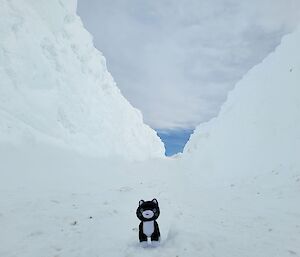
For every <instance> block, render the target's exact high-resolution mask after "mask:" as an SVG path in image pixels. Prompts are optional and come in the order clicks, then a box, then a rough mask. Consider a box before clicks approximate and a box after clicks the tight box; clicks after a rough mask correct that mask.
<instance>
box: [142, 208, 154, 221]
mask: <svg viewBox="0 0 300 257" xmlns="http://www.w3.org/2000/svg"><path fill="white" fill-rule="evenodd" d="M142 215H143V217H144V218H145V219H151V218H152V217H153V216H154V212H153V211H151V210H146V211H143V212H142Z"/></svg>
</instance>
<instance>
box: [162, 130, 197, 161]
mask: <svg viewBox="0 0 300 257" xmlns="http://www.w3.org/2000/svg"><path fill="white" fill-rule="evenodd" d="M157 133H158V136H159V137H160V138H161V140H162V141H163V142H164V144H165V148H166V155H167V156H172V155H174V154H176V153H179V152H182V151H183V148H184V146H185V144H186V142H187V141H188V140H189V138H190V135H191V133H193V130H170V131H168V132H166V131H161V132H160V131H158V132H157Z"/></svg>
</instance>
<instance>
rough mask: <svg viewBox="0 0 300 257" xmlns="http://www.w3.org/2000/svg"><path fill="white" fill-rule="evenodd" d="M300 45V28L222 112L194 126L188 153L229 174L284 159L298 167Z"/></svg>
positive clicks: (273, 165) (263, 167)
mask: <svg viewBox="0 0 300 257" xmlns="http://www.w3.org/2000/svg"><path fill="white" fill-rule="evenodd" d="M299 45H300V30H297V31H296V32H294V33H293V34H290V35H287V36H285V37H284V38H283V40H282V43H281V45H280V46H279V47H278V48H277V49H276V51H275V52H274V53H272V54H270V55H269V56H268V57H267V58H266V59H265V60H264V61H263V62H262V63H261V64H259V65H257V66H256V67H254V68H253V69H252V70H250V71H249V72H248V74H246V75H245V76H244V78H243V79H242V80H241V81H240V82H239V83H238V84H237V85H236V88H235V89H234V90H233V91H232V92H231V93H230V94H229V96H228V99H227V102H226V103H225V104H224V105H223V107H222V109H221V112H220V114H219V116H218V117H217V118H215V119H214V120H212V121H210V122H208V123H206V124H203V125H200V126H199V127H198V128H197V129H196V131H195V133H194V134H193V135H192V137H191V139H190V141H189V142H188V144H187V145H186V147H185V151H184V152H185V154H186V158H192V159H194V160H195V159H197V160H198V161H200V160H202V161H204V162H206V164H207V165H209V166H211V167H212V166H213V168H214V169H215V170H218V171H220V172H221V171H222V172H224V173H226V176H228V175H229V174H230V173H232V174H233V175H234V173H244V172H246V171H247V170H248V171H249V172H250V173H254V172H255V170H256V169H259V170H266V169H273V168H276V167H279V166H283V165H285V167H288V168H292V167H294V169H295V167H298V168H300V165H299V152H300V54H299Z"/></svg>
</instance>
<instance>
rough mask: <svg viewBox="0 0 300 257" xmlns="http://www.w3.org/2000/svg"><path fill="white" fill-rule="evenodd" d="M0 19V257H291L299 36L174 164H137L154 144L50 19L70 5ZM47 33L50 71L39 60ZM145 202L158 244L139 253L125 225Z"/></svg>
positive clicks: (14, 11)
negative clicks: (150, 203)
mask: <svg viewBox="0 0 300 257" xmlns="http://www.w3.org/2000/svg"><path fill="white" fill-rule="evenodd" d="M16 3H18V4H16ZM65 3H68V4H69V6H66V5H64V4H65ZM0 7H1V8H0V15H1V16H0V17H1V19H0V33H1V35H5V37H3V38H2V37H1V39H3V40H1V41H0V51H1V52H0V57H1V58H0V64H1V66H0V67H1V69H0V78H1V86H0V203H1V204H0V206H1V207H0V228H1V229H0V242H1V243H0V256H1V257H2V256H3V257H41V256H45V257H47V256H49V257H86V256H89V257H100V256H105V257H115V256H125V257H141V256H144V257H154V256H155V257H166V256H174V257H176V256H178V257H185V256H186V257H190V256H201V257H212V256H214V257H241V256H242V257H253V256H255V257H268V256H272V257H290V256H299V255H300V223H299V219H300V207H299V202H300V160H299V158H298V155H299V154H298V153H299V150H300V149H299V148H300V141H299V140H300V115H299V114H300V94H299V93H300V88H299V81H300V58H299V54H298V46H299V45H300V30H297V31H296V32H294V33H293V34H290V35H287V36H286V37H285V38H283V40H282V44H281V45H280V46H279V47H278V48H277V49H276V51H275V52H274V53H272V54H271V55H270V56H268V57H267V58H266V59H265V60H264V61H263V62H262V63H261V64H259V65H258V66H256V67H254V68H253V69H252V70H251V71H249V73H248V74H246V75H245V76H244V78H243V79H242V80H241V81H240V82H239V83H238V84H237V85H236V88H235V89H234V90H233V91H232V92H231V94H230V95H229V97H228V100H227V102H226V103H225V104H224V106H223V108H222V110H221V112H220V114H219V116H218V117H216V118H215V119H214V120H212V121H211V122H209V123H206V124H203V125H200V126H199V127H198V128H197V130H196V131H195V133H194V135H193V136H192V137H191V139H190V141H189V143H188V145H187V146H186V148H185V151H184V153H183V154H182V155H179V156H176V158H165V159H164V158H155V159H146V158H145V157H149V156H159V153H160V151H161V148H160V142H159V141H158V139H157V138H156V137H155V135H154V132H153V131H152V130H150V129H149V128H147V127H146V126H145V125H144V124H143V123H142V121H141V117H140V114H139V113H138V112H137V111H136V110H134V109H133V108H132V107H131V106H130V105H129V104H128V102H127V101H126V100H125V99H124V98H123V97H122V96H121V94H120V92H119V91H118V89H117V88H116V86H115V85H114V83H113V80H112V78H111V76H110V75H109V73H108V72H107V70H106V68H105V65H104V64H103V63H102V64H103V65H99V63H101V61H102V62H104V58H103V56H102V55H101V54H100V53H99V52H97V51H96V50H95V49H94V48H93V47H92V43H91V40H90V36H89V35H88V34H87V32H86V31H85V30H84V29H82V27H81V23H80V20H79V18H78V17H77V16H74V14H73V15H71V16H72V17H73V18H74V19H73V18H72V19H71V20H72V22H71V24H69V23H68V22H67V24H64V22H65V21H64V19H60V17H53V16H52V15H50V14H51V12H53V10H57V9H59V10H60V11H61V14H62V15H65V12H70V10H72V8H73V11H74V2H72V1H68V2H62V1H51V2H50V1H46V0H43V1H33V0H32V1H29V0H27V1H22V0H18V1H16V0H15V1H14V0H11V1H3V0H1V2H0ZM52 8H54V9H52ZM70 8H71V9H70ZM41 10H43V11H41ZM44 10H46V11H44ZM28 13H30V15H25V14H28ZM41 13H43V15H42V16H40V14H41ZM54 13H60V12H59V11H58V12H54ZM67 20H68V21H69V19H67ZM17 21H18V23H17ZM33 21H36V22H35V23H33ZM8 22H9V23H10V25H9V26H7V25H6V24H7V23H8ZM62 23H63V24H64V25H63V27H64V29H65V30H66V35H69V36H67V37H66V38H62V37H63V36H62V35H61V30H60V29H59V28H60V27H61V24H62ZM17 24H19V25H17ZM41 24H43V26H42V25H41ZM30 25H31V26H33V28H30ZM13 28H15V29H16V31H17V32H13V31H14V29H13ZM79 28H81V29H79ZM38 32H39V33H38ZM36 33H38V34H37V35H35V34H36ZM45 33H46V34H47V35H48V36H47V38H48V40H47V42H50V43H51V45H52V46H53V49H54V50H55V51H54V52H53V53H55V54H53V53H52V54H50V56H51V58H48V57H45V56H43V55H42V54H37V53H40V52H43V51H44V50H43V49H41V47H40V46H39V43H40V42H42V41H41V38H40V37H42V36H41V35H42V34H43V35H45ZM77 33H79V34H77ZM63 34H64V33H63ZM70 35H71V36H70ZM17 38H18V40H17ZM21 39H22V41H20V40H21ZM66 41H67V42H69V41H70V42H73V43H74V44H76V45H78V49H80V50H79V51H80V55H79V58H80V60H79V59H77V57H76V58H75V56H74V54H73V53H72V51H73V50H71V49H72V47H71V49H70V47H67V46H66ZM20 42H22V45H24V48H22V49H21V47H20V46H19V44H20ZM70 44H72V43H70ZM69 46H70V45H69ZM24 49H27V50H28V51H24ZM50 49H52V48H51V47H50ZM51 51H52V50H51ZM81 51H83V53H82V52H81ZM86 51H87V52H86ZM89 51H91V52H90V55H89V54H88V52H89ZM85 54H87V56H86V55H85ZM94 56H96V57H94ZM35 58H37V60H35ZM93 58H95V59H93ZM56 62H57V63H56ZM56 64H58V66H56ZM70 64H72V65H70ZM34 65H35V67H36V69H33V68H32V67H34ZM53 67H57V68H59V67H61V68H62V70H61V71H57V70H56V68H55V69H53ZM89 69H91V70H89ZM29 70H30V71H31V72H29ZM35 70H36V71H37V72H36V73H35ZM43 71H44V73H43ZM85 72H87V74H86V73H85ZM97 74H98V75H97ZM95 76H96V77H97V76H99V77H97V78H95ZM51 79H52V80H54V81H55V80H56V79H58V81H60V82H59V83H52V82H51ZM43 81H44V82H43ZM42 82H43V83H42ZM83 82H85V83H83ZM82 84H84V85H86V86H85V87H82ZM58 113H60V114H58ZM98 114H99V115H98ZM57 118H59V119H57ZM98 119H100V120H98ZM86 121H88V123H86ZM129 121H130V122H129ZM100 128H102V129H100ZM62 142H64V143H62ZM109 144H114V145H113V146H109ZM108 147H111V148H109V149H107V148H108ZM98 148H100V149H98ZM93 151H94V152H95V153H94V154H93V153H92V152H93ZM137 153H140V154H137ZM121 156H122V157H124V156H125V157H126V158H119V157H121ZM142 157H143V159H146V160H143V161H132V159H135V160H137V159H142ZM126 159H131V161H128V160H126ZM153 198H156V199H158V202H159V206H160V217H159V218H158V220H157V222H158V224H159V227H160V232H161V236H162V238H161V244H160V246H158V247H154V248H142V247H140V245H139V243H138V225H139V220H138V219H137V217H136V214H135V212H136V208H137V207H138V203H139V200H141V199H144V200H151V199H153Z"/></svg>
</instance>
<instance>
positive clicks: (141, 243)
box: [140, 241, 148, 248]
mask: <svg viewBox="0 0 300 257" xmlns="http://www.w3.org/2000/svg"><path fill="white" fill-rule="evenodd" d="M140 246H141V247H143V248H146V247H148V242H147V241H144V242H140Z"/></svg>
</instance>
